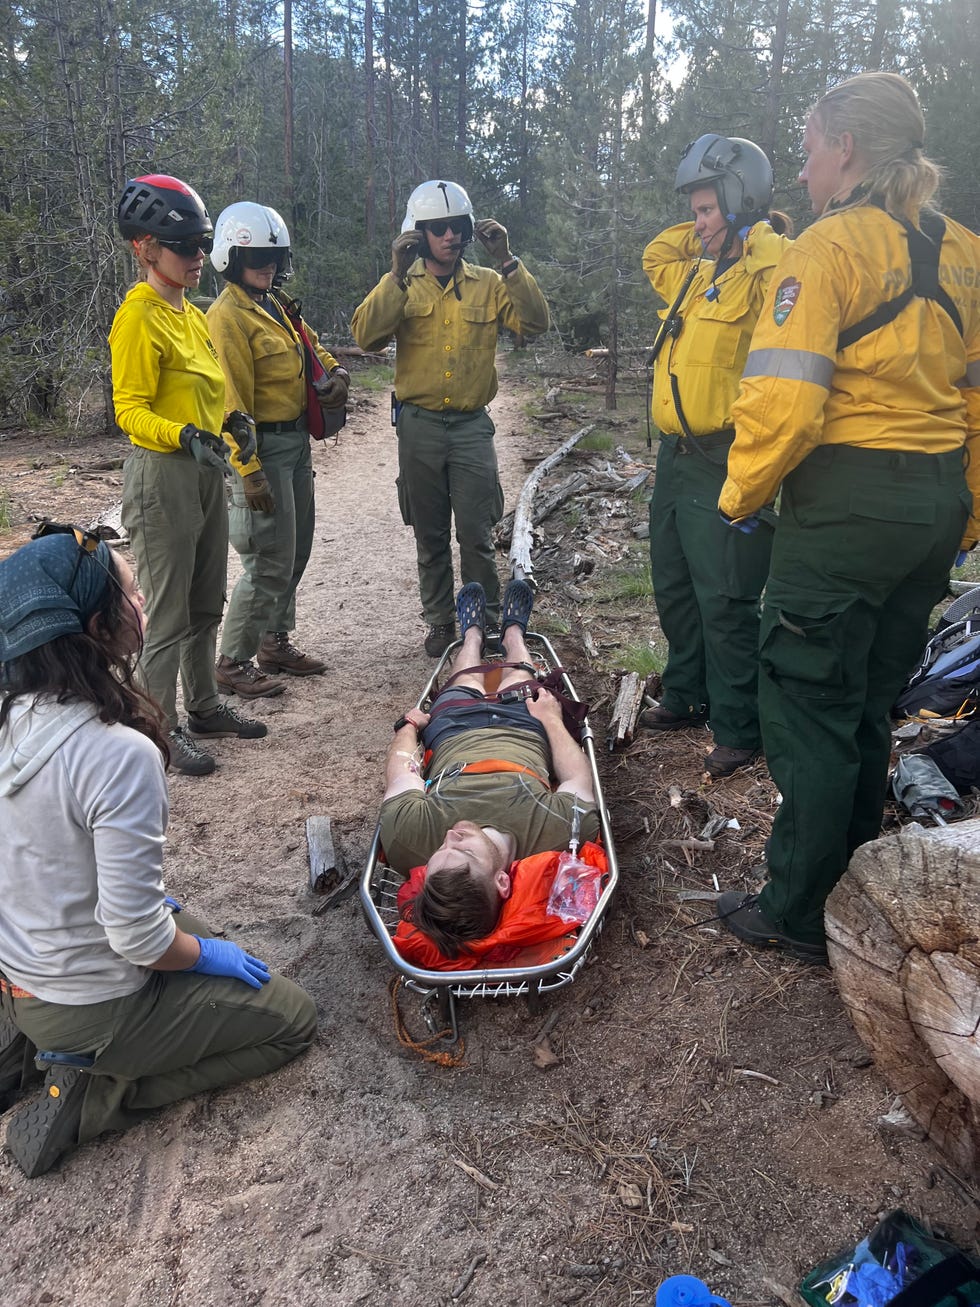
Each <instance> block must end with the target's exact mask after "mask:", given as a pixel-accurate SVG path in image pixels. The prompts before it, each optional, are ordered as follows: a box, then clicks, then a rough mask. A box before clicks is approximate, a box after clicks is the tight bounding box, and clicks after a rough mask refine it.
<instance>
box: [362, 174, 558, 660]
mask: <svg viewBox="0 0 980 1307" xmlns="http://www.w3.org/2000/svg"><path fill="white" fill-rule="evenodd" d="M474 236H475V237H476V239H477V240H479V241H480V243H481V244H482V245H483V246H484V248H485V249H486V250H487V252H488V253H489V255H490V257H491V258H492V259H493V260H494V261H495V262H496V263H498V264H499V267H500V271H499V272H495V271H493V270H492V269H490V268H481V267H478V266H477V265H475V264H472V263H468V262H466V260H465V259H463V257H462V253H463V250H465V248H466V246H467V245H468V244H469V243H470V242H471V241H472V240H473V238H474ZM391 248H392V265H391V272H390V273H386V274H385V275H384V276H383V277H382V278H381V281H380V282H379V283H378V285H377V286H376V287H375V288H374V290H373V291H371V293H370V295H368V296H367V298H366V299H365V300H364V301H363V303H362V304H361V305H360V306H359V307H358V308H357V310H356V311H355V313H354V316H353V318H352V319H351V331H352V332H353V335H354V339H355V340H356V341H357V343H358V345H360V346H361V348H362V349H366V350H376V349H382V348H383V347H384V346H385V345H386V344H387V343H388V341H389V340H391V338H392V337H393V336H394V338H395V340H396V342H397V353H396V355H395V396H396V400H397V409H398V416H397V430H398V468H399V476H398V501H399V506H400V508H401V512H402V518H403V520H404V521H405V524H406V525H407V526H411V527H412V529H413V531H414V533H415V545H416V553H417V556H418V571H419V590H420V593H421V598H422V613H423V617H424V618H425V620H426V622H427V623H428V624H429V631H428V634H427V635H426V638H425V651H426V653H427V654H429V655H430V656H431V657H438V656H439V655H440V654H442V653H443V652H445V650H446V649H447V648H448V647H449V645H450V644H451V643H452V642H453V640H454V639H455V638H456V623H455V607H454V594H455V587H454V585H453V562H452V548H451V530H452V526H453V520H454V519H455V524H456V539H457V541H458V543H459V554H460V565H461V571H462V580H463V583H464V584H467V583H468V582H470V581H478V582H479V583H480V584H481V585H482V586H483V589H484V591H485V592H486V596H487V619H488V622H489V624H490V626H492V627H493V626H496V625H497V624H498V623H499V620H500V581H499V579H498V577H497V565H496V560H495V556H494V550H493V545H492V543H491V540H490V532H491V529H492V528H493V525H494V523H495V522H498V521H499V520H500V517H501V515H502V513H503V505H504V498H503V491H502V490H501V488H500V480H499V478H498V476H497V456H496V453H495V452H494V447H493V436H494V425H493V422H492V421H491V420H490V415H489V413H488V412H487V408H486V406H487V404H489V402H490V400H491V399H493V397H494V395H495V394H496V393H497V370H496V367H495V364H494V359H495V355H496V350H497V333H498V331H499V330H500V328H501V327H507V328H509V329H510V330H511V331H515V332H519V333H521V334H522V335H529V336H530V335H537V334H538V333H540V332H542V331H547V329H548V306H547V304H546V303H545V299H544V296H543V295H542V294H541V291H540V290H539V289H538V285H537V282H536V281H535V280H534V278H533V277H532V276H531V274H530V273H529V272H528V271H527V270H526V269H525V267H524V265H523V264H522V263H521V261H520V260H519V259H518V258H516V257H515V256H514V255H513V254H512V253H511V250H510V245H509V243H508V240H507V231H506V229H505V228H504V227H502V226H501V225H500V223H498V222H495V221H494V220H493V219H492V218H484V219H482V220H481V221H480V222H474V218H473V206H472V205H471V204H470V200H469V196H468V195H467V194H466V192H465V191H464V190H463V188H462V187H461V186H457V185H456V183H455V182H446V181H428V182H423V184H422V185H421V186H418V187H416V189H415V190H414V191H413V192H412V194H411V196H410V197H409V201H408V208H407V211H406V214H405V221H404V222H403V224H402V231H401V235H400V236H397V237H396V238H395V240H394V241H393V243H392V247H391Z"/></svg>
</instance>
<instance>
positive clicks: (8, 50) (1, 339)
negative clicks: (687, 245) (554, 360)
mask: <svg viewBox="0 0 980 1307" xmlns="http://www.w3.org/2000/svg"><path fill="white" fill-rule="evenodd" d="M870 68H882V69H892V70H895V71H899V72H902V73H904V74H905V75H906V76H908V77H909V78H910V80H911V81H912V83H913V84H914V85H915V87H916V89H917V90H918V92H919V94H920V96H921V98H922V102H923V105H924V107H925V110H926V114H927V125H928V132H927V143H926V144H927V152H928V153H929V154H930V155H931V156H932V157H934V158H935V159H937V160H938V161H939V162H940V163H941V164H942V165H944V167H945V168H946V170H947V182H946V185H945V187H944V190H943V193H942V205H943V208H944V209H945V211H946V212H947V213H949V214H950V215H951V216H953V217H954V218H957V219H959V220H960V221H962V222H965V223H966V224H967V225H968V226H971V227H973V228H974V229H976V228H977V227H978V226H980V132H978V130H977V124H978V123H980V77H978V69H980V4H978V3H977V0H913V2H912V3H902V2H901V0H849V2H848V3H842V2H841V0H756V3H753V4H751V5H750V4H746V3H740V2H739V0H669V3H662V4H661V5H660V6H659V7H658V4H657V0H647V5H646V7H644V5H643V3H642V2H641V0H442V2H441V3H439V0H377V3H373V2H372V3H367V4H365V3H364V0H346V3H344V2H343V0H317V3H304V2H302V0H284V3H266V0H166V4H164V3H163V0H155V2H154V0H150V3H146V0H39V3H36V4H30V5H20V4H14V3H10V0H2V2H0V420H3V421H4V422H7V423H9V422H16V421H22V420H24V419H29V418H30V417H31V416H32V415H37V414H41V415H44V416H48V417H51V416H57V417H58V418H59V419H61V420H64V421H66V422H67V423H68V424H69V425H77V424H78V422H79V421H80V415H82V414H83V413H84V414H91V413H92V411H93V408H92V404H91V400H92V398H93V396H94V397H95V398H96V399H100V398H101V396H103V395H105V394H106V386H107V350H106V345H105V338H106V335H107V332H108V329H109V325H110V323H111V320H112V315H113V313H114V312H115V309H116V307H117V305H118V303H119V301H120V299H121V298H122V296H123V294H124V293H125V290H126V287H127V286H128V285H129V284H130V283H131V282H132V280H133V279H134V270H133V264H132V260H131V258H130V256H129V253H128V251H127V250H126V249H125V248H124V246H123V244H122V242H121V241H120V240H119V238H118V236H117V234H116V232H115V223H114V216H115V203H116V199H117V197H118V195H119V193H120V191H121V188H122V186H123V183H124V182H125V180H126V179H127V178H128V177H131V176H134V175H138V174H140V173H144V172H148V171H154V172H170V173H174V174H176V175H177V176H179V177H181V178H183V179H185V180H187V181H188V182H190V183H191V184H192V185H193V186H195V187H196V188H197V189H198V190H199V191H200V192H201V195H202V197H203V198H204V201H205V203H206V204H207V205H208V208H209V210H210V213H211V216H212V218H215V217H217V214H218V212H219V211H220V210H221V209H222V208H223V207H224V206H225V205H226V204H229V203H231V202H233V201H235V200H240V199H253V200H258V201H260V202H263V203H266V204H271V205H272V206H273V207H275V208H277V209H278V210H279V211H280V212H281V213H282V214H283V216H284V217H285V218H286V220H287V222H288V224H289V227H290V231H291V234H292V244H293V251H294V255H295V259H296V266H297V276H296V278H295V280H294V282H293V283H292V284H291V287H290V289H291V291H293V293H296V294H298V295H299V296H300V297H301V298H302V300H303V304H304V311H305V313H306V315H307V317H308V318H309V319H310V320H311V321H312V322H313V323H314V324H315V325H316V326H317V327H318V329H319V330H320V332H321V334H322V335H323V336H324V338H325V339H326V340H327V341H329V342H331V343H334V344H338V343H343V342H344V341H345V340H346V339H348V338H349V327H348V323H349V319H350V315H351V313H352V312H353V310H354V308H355V307H356V305H357V304H358V303H359V302H360V300H361V299H362V298H363V296H364V294H365V293H366V292H367V291H368V290H369V289H370V287H371V286H373V285H374V283H375V281H376V280H377V278H378V277H379V276H380V275H381V274H382V273H383V272H384V271H385V270H386V268H387V267H388V266H389V244H390V241H391V239H392V236H393V235H394V234H395V233H396V232H397V231H398V230H399V228H400V225H401V219H402V216H403V214H404V210H405V201H406V199H407V197H408V194H409V192H410V191H411V189H412V188H413V187H414V186H415V185H416V184H417V183H418V182H419V181H422V180H424V179H425V178H427V177H439V176H444V177H448V178H450V179H452V180H456V181H459V182H461V183H462V184H463V185H465V186H466V187H467V189H468V190H469V192H470V195H471V197H472V200H473V203H474V207H475V209H476V213H477V216H478V217H479V216H482V217H488V216H492V217H495V218H497V219H498V220H500V221H501V222H503V223H504V224H505V225H506V226H507V227H508V228H509V230H510V232H511V240H512V245H513V247H514V249H515V250H516V251H517V252H518V253H519V254H520V255H521V256H522V257H524V258H525V259H526V260H527V262H528V264H529V266H530V267H531V268H532V270H533V271H534V272H535V273H536V275H537V276H538V277H539V279H540V282H541V284H542V287H543V289H544V291H545V294H546V295H547V297H548V299H549V302H550V303H551V305H552V310H553V315H554V323H555V330H556V331H557V333H558V335H559V337H560V340H561V342H562V343H563V344H564V345H565V346H566V347H568V348H576V349H581V348H585V347H587V346H591V345H604V346H607V347H609V348H611V349H612V351H613V353H614V355H615V354H616V352H617V351H620V352H621V353H622V354H623V355H624V356H625V351H627V350H640V349H641V348H642V347H644V346H647V345H649V343H650V342H651V340H652V337H653V333H654V325H655V324H654V307H655V305H654V301H653V299H652V297H651V294H650V291H649V288H648V286H647V285H646V281H645V278H644V277H643V275H642V272H641V269H640V258H641V253H642V249H643V246H644V245H645V243H646V242H647V241H648V240H649V239H650V238H651V237H652V236H653V235H654V234H655V233H656V232H657V231H659V230H660V229H661V228H662V227H664V226H666V225H668V224H669V223H672V222H675V221H678V220H680V219H681V218H683V217H684V216H685V215H684V206H683V203H682V202H680V201H679V199H678V197H677V196H675V195H674V193H673V178H674V173H675V169H676V166H677V162H678V159H679V157H680V154H681V152H682V151H683V148H684V146H685V145H686V144H687V142H689V141H690V140H692V139H694V138H695V137H697V136H699V135H700V134H702V133H703V132H708V131H718V132H721V133H724V134H726V135H739V136H747V137H750V138H751V139H753V140H755V141H756V142H758V143H759V144H760V145H761V146H762V147H763V148H764V149H765V150H766V152H767V153H768V154H769V156H770V157H771V159H772V161H773V164H774V167H775V172H776V178H777V186H776V198H775V204H776V206H777V207H780V208H783V209H785V210H787V211H788V212H789V213H790V214H791V215H792V216H793V217H794V218H795V219H796V221H797V225H798V227H799V226H802V225H804V224H805V223H806V222H807V221H809V219H810V215H809V213H808V205H807V202H806V196H805V193H804V192H801V190H800V188H799V186H798V185H797V182H796V177H797V173H798V171H799V167H800V162H801V159H800V139H801V135H802V129H803V123H804V119H805V116H806V112H807V109H808V107H809V106H810V105H811V104H812V103H813V101H814V100H815V99H816V98H817V97H818V96H819V95H820V94H821V93H822V92H823V91H824V90H825V89H826V88H827V87H828V86H831V85H833V84H834V83H836V82H837V81H839V80H841V79H842V78H844V77H846V76H849V75H850V74H852V73H854V72H858V71H860V70H862V69H870ZM474 257H475V256H474ZM209 283H210V284H209ZM219 288H220V286H219V283H218V282H217V279H216V278H215V277H214V274H213V273H211V272H210V270H209V271H208V273H207V274H206V278H205V283H204V285H203V286H202V290H203V291H204V292H205V293H217V291H218V289H219ZM100 410H101V404H99V405H98V406H97V409H96V411H100ZM108 411H110V410H109V409H108V408H107V409H106V412H108Z"/></svg>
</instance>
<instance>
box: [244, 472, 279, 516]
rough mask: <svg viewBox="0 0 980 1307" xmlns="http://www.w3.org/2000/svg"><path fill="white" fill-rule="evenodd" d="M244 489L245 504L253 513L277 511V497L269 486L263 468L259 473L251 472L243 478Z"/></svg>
mask: <svg viewBox="0 0 980 1307" xmlns="http://www.w3.org/2000/svg"><path fill="white" fill-rule="evenodd" d="M242 489H243V490H244V491H245V502H246V504H248V506H249V508H250V509H251V510H252V512H253V513H274V512H275V511H276V499H275V495H273V493H272V487H271V486H270V485H269V478H268V477H267V476H266V474H265V473H264V472H263V471H262V469H261V468H260V469H259V471H258V472H249V474H248V475H247V476H243V477H242Z"/></svg>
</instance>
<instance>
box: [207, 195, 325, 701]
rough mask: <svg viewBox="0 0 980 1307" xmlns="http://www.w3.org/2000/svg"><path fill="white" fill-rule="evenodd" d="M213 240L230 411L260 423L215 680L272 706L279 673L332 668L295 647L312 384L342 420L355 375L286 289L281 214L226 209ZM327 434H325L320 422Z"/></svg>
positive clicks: (310, 509) (262, 208)
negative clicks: (257, 469)
mask: <svg viewBox="0 0 980 1307" xmlns="http://www.w3.org/2000/svg"><path fill="white" fill-rule="evenodd" d="M215 231H216V236H215V243H214V249H213V250H212V252H211V262H212V263H213V264H214V267H215V268H216V270H217V271H218V272H220V274H221V276H222V277H223V278H224V279H225V282H226V285H225V288H224V290H223V291H222V292H221V294H220V295H219V296H218V298H217V300H216V301H215V302H214V304H212V305H211V307H210V308H209V309H208V328H209V330H210V332H211V337H212V339H213V340H214V345H215V349H217V351H218V358H219V359H220V360H221V366H222V368H223V369H224V374H225V381H226V383H227V387H228V395H227V403H228V405H229V407H231V408H242V409H244V410H245V411H246V412H248V413H251V414H252V416H253V417H254V418H255V423H256V428H257V434H258V457H259V460H260V462H261V467H262V472H261V480H259V479H257V478H255V479H254V480H255V485H254V488H253V478H250V477H246V478H244V480H241V481H239V482H237V483H235V482H233V483H232V499H231V508H230V510H229V519H230V526H231V543H232V544H233V545H234V546H235V549H236V550H237V551H238V554H239V556H240V558H241V560H242V575H241V577H240V579H239V581H238V583H237V585H236V586H235V589H234V591H233V593H232V596H231V599H230V600H229V603H228V611H227V613H226V614H225V623H224V626H223V627H222V631H221V655H220V657H219V659H218V666H217V677H218V684H219V685H220V686H221V688H222V689H223V690H228V691H230V692H232V693H234V694H239V695H241V696H242V697H243V698H245V699H257V698H263V697H265V698H271V697H272V696H274V695H278V694H282V692H283V690H284V689H285V682H284V681H281V680H278V679H276V676H275V673H277V672H280V673H284V674H285V675H287V676H318V675H319V674H320V673H322V672H323V671H325V670H326V664H325V663H323V662H322V661H321V660H320V659H319V658H315V657H313V655H311V654H308V653H304V652H303V651H302V650H300V649H297V648H296V646H295V645H294V644H293V642H292V640H291V639H290V632H291V631H292V630H293V628H294V627H295V625H296V587H297V586H298V585H299V583H300V581H301V580H302V577H303V573H304V572H305V570H306V565H307V563H308V562H309V559H310V552H311V550H312V548H313V530H314V525H315V520H316V512H315V505H314V497H313V459H312V457H311V455H310V434H311V427H310V425H309V415H308V404H307V381H308V380H309V382H310V384H311V385H315V388H316V393H317V398H318V400H319V404H320V407H321V408H322V409H323V411H324V412H325V413H336V414H337V415H338V417H339V419H340V421H341V422H342V420H343V417H344V406H345V404H346V402H347V390H348V383H349V381H350V376H349V374H348V372H347V370H346V368H342V367H341V366H340V365H339V364H338V362H337V360H336V359H335V358H334V357H333V355H332V354H328V353H327V351H326V350H325V349H323V347H322V346H321V345H320V342H319V341H318V340H317V335H316V332H315V331H314V330H313V329H312V327H309V326H307V324H306V323H305V322H304V321H303V319H302V318H301V317H300V315H299V306H298V305H296V304H295V303H294V302H293V301H292V300H291V299H289V298H288V296H286V295H285V294H283V292H282V291H281V290H280V289H279V286H280V283H281V282H282V281H283V280H284V279H285V278H286V277H287V276H289V275H290V272H291V268H292V253H291V250H290V240H289V229H288V227H287V226H286V224H285V222H283V220H282V218H281V217H280V216H279V214H278V213H277V212H276V211H275V209H270V208H269V207H268V206H267V205H265V204H254V203H252V202H251V201H249V200H244V201H241V202H239V203H237V204H230V205H229V206H228V208H227V209H225V210H224V211H223V212H222V213H220V214H219V215H218V222H217V226H216V228H215ZM304 337H305V339H304ZM314 370H315V375H311V374H313V373H314ZM314 415H315V416H318V415H319V410H318V409H314ZM320 425H321V429H320V431H319V434H320V435H321V436H322V434H323V431H322V419H321V424H320ZM256 654H257V655H258V666H256V665H255V663H254V662H253V661H252V659H253V658H254V657H255V656H256Z"/></svg>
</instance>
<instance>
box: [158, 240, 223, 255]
mask: <svg viewBox="0 0 980 1307" xmlns="http://www.w3.org/2000/svg"><path fill="white" fill-rule="evenodd" d="M157 239H158V240H159V239H160V238H159V237H157ZM160 244H161V245H162V246H163V248H164V249H165V250H173V252H174V254H176V255H178V256H179V257H180V258H182V259H196V258H197V252H198V250H200V251H201V253H202V254H210V253H211V251H212V250H213V249H214V237H213V236H190V237H188V239H187V240H186V241H164V240H160Z"/></svg>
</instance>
